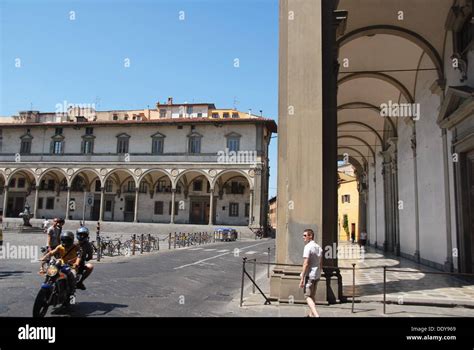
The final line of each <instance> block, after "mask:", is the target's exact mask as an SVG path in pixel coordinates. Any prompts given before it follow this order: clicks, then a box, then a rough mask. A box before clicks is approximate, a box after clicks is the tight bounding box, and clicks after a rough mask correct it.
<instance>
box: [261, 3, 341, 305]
mask: <svg viewBox="0 0 474 350" xmlns="http://www.w3.org/2000/svg"><path fill="white" fill-rule="evenodd" d="M334 5H335V4H334V1H331V0H322V1H299V0H282V1H280V36H279V40H280V42H279V50H280V51H279V58H280V59H279V113H278V115H279V120H278V121H279V122H278V126H279V135H278V198H277V201H278V204H277V207H278V214H277V220H278V228H277V232H278V234H277V240H276V246H277V247H276V261H277V263H283V264H285V263H286V264H298V265H299V264H302V260H303V259H302V253H303V247H304V242H303V237H302V233H303V230H304V229H306V228H311V229H313V231H314V232H315V241H316V242H317V243H318V244H319V245H321V246H322V247H323V249H324V247H325V246H328V245H329V246H330V247H331V248H332V249H334V245H337V114H336V113H337V103H336V102H337V99H336V98H337V68H338V67H337V66H338V65H337V60H336V57H335V56H336V55H335V54H336V51H335V47H336V45H335V28H334V24H335V22H336V20H335V18H334ZM290 13H293V14H294V18H292V17H291V16H289V14H290ZM323 203H324V205H323ZM323 211H324V213H323ZM324 265H325V266H330V267H336V266H337V258H336V255H335V254H334V255H332V256H331V258H329V259H325V261H324ZM329 271H331V272H329ZM300 272H301V267H300V266H297V267H282V266H277V267H276V268H275V269H274V271H273V276H272V279H271V292H270V294H271V298H275V299H277V300H279V301H281V302H286V301H288V300H290V299H292V298H291V296H292V297H293V298H294V300H295V301H304V300H305V299H304V296H303V293H302V289H301V288H299V279H300V277H299V274H300ZM324 272H325V274H324V276H323V277H322V278H321V282H320V288H318V293H317V296H316V298H317V299H318V301H329V302H335V301H336V300H337V299H339V298H340V297H341V296H342V280H341V279H340V274H339V275H338V277H337V276H336V275H337V274H338V271H337V269H325V270H324ZM333 282H335V283H333Z"/></svg>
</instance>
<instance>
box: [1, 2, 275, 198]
mask: <svg viewBox="0 0 474 350" xmlns="http://www.w3.org/2000/svg"><path fill="white" fill-rule="evenodd" d="M0 4H1V8H0V11H1V12H0V20H1V24H0V45H1V46H0V49H1V53H0V63H1V71H0V73H1V75H0V115H1V116H10V115H13V114H16V113H17V112H18V111H19V110H27V109H30V108H31V106H32V107H33V109H35V110H40V111H55V106H56V104H57V103H63V101H67V102H68V103H96V106H97V107H98V109H99V110H108V109H129V108H130V109H131V108H137V109H140V108H147V106H150V107H151V108H153V107H154V104H155V103H156V102H157V101H158V100H159V101H162V102H164V101H165V100H166V98H167V97H168V96H173V97H174V101H175V102H176V103H180V102H193V101H194V102H213V103H215V104H216V106H217V107H218V108H232V107H234V101H237V104H236V105H235V106H236V107H237V109H239V110H242V111H248V110H249V109H252V113H254V114H259V111H260V110H263V114H264V116H266V117H268V118H273V119H275V120H277V119H278V117H277V112H278V107H277V106H278V1H277V0H155V1H151V0H134V1H123V0H122V1H121V0H94V1H92V0H81V1H74V0H67V1H66V0H62V1H45V0H33V1H26V0H0ZM71 11H74V14H72V13H71ZM181 11H182V12H181ZM183 15H184V20H181V19H180V16H181V18H182V16H183ZM71 16H75V19H74V20H71V19H70V18H71ZM236 58H237V59H238V60H239V64H240V66H239V68H236V67H234V60H235V59H236ZM17 59H19V60H20V61H18V60H17ZM126 59H129V60H130V67H128V68H126V67H124V63H125V60H126ZM18 63H20V65H21V66H20V67H19V68H18V67H16V66H15V64H18ZM270 153H271V156H270V161H271V164H270V166H271V180H270V181H271V182H270V196H273V195H275V194H276V165H277V164H276V160H277V156H276V153H277V139H276V138H274V139H273V140H272V144H271V151H270Z"/></svg>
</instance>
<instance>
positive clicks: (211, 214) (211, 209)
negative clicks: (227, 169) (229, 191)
mask: <svg viewBox="0 0 474 350" xmlns="http://www.w3.org/2000/svg"><path fill="white" fill-rule="evenodd" d="M209 198H210V203H209V226H211V225H214V220H213V219H214V189H213V188H211V189H210V190H209Z"/></svg>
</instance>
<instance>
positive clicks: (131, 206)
mask: <svg viewBox="0 0 474 350" xmlns="http://www.w3.org/2000/svg"><path fill="white" fill-rule="evenodd" d="M134 219H135V198H132V197H130V198H126V199H125V210H124V212H123V221H125V222H133V220H134Z"/></svg>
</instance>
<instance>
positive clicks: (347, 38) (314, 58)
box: [272, 0, 474, 300]
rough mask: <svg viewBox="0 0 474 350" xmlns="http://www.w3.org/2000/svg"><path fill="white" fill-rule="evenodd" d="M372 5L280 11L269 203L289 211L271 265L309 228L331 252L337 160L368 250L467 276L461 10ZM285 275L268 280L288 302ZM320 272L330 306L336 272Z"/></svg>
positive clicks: (470, 115)
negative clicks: (344, 166) (345, 165)
mask: <svg viewBox="0 0 474 350" xmlns="http://www.w3.org/2000/svg"><path fill="white" fill-rule="evenodd" d="M376 3H377V4H378V3H379V2H375V1H371V0H341V1H329V0H322V1H321V2H310V1H295V0H283V1H281V2H280V5H281V6H280V94H279V97H280V101H279V103H280V119H279V127H280V133H279V142H280V144H279V152H280V155H279V162H280V163H279V183H278V208H287V207H288V202H289V201H292V205H293V207H294V208H295V210H286V212H283V213H281V212H279V215H278V233H279V234H278V237H277V261H278V262H280V263H300V262H301V258H300V255H301V251H302V247H303V242H302V240H301V237H300V233H301V232H302V229H303V228H305V227H306V226H308V227H312V228H313V229H314V230H315V232H316V236H317V237H316V238H317V240H318V241H319V242H320V243H322V245H323V246H324V247H326V246H330V245H332V244H333V243H337V232H336V229H337V222H336V219H335V218H336V217H337V216H336V215H334V214H335V213H337V201H335V200H334V199H335V198H336V196H337V191H335V190H334V188H335V187H337V186H335V184H334V183H335V182H336V181H337V175H336V171H337V170H336V164H337V160H338V159H339V160H341V159H343V158H349V159H350V163H351V164H352V165H353V166H354V167H355V169H356V176H357V180H358V183H359V186H358V188H359V194H360V196H359V197H360V212H361V213H362V214H361V219H360V220H359V221H360V224H359V228H357V232H358V233H359V232H361V231H366V232H367V233H368V239H369V243H370V245H372V246H375V247H378V248H381V249H384V250H385V251H388V252H393V253H394V254H396V255H401V256H404V257H406V258H409V259H412V260H414V261H417V262H420V263H422V264H425V265H429V266H432V267H434V268H437V269H440V270H446V271H464V272H474V214H473V213H474V172H473V169H474V138H473V135H474V43H473V32H474V28H473V26H474V24H473V23H474V21H473V20H472V18H473V15H472V1H470V0H455V1H453V0H439V1H430V0H397V1H395V0H387V1H383V6H377V5H376ZM321 4H322V5H321ZM288 13H292V14H293V16H292V17H289V16H288ZM314 33H321V35H319V34H318V35H315V34H314ZM303 48H304V50H303ZM321 91H322V94H321ZM288 106H291V107H292V110H293V111H295V112H294V115H289V113H288ZM294 140H298V142H294ZM318 140H319V142H318ZM320 140H322V142H321V141H320ZM308 149H309V150H311V151H307V150H308ZM283 161H284V164H282V162H283ZM304 164H308V166H304ZM332 164H334V165H332ZM293 169H297V171H295V170H293ZM309 178H311V179H312V181H311V182H309V181H308V179H309ZM302 208H303V209H302ZM309 208H311V209H309ZM325 265H326V266H337V259H336V258H326V259H325ZM291 274H292V271H290V269H286V270H285V269H281V270H278V271H276V272H275V276H276V279H277V280H278V281H279V282H278V283H279V284H278V283H275V284H274V286H275V287H274V289H273V291H272V293H273V294H274V295H275V296H276V297H278V296H279V298H280V299H285V297H284V295H285V294H287V293H296V294H293V295H298V293H299V292H298V291H296V290H291V287H289V284H286V282H285V279H289V278H290V277H289V276H291ZM325 277H326V278H328V280H327V286H328V288H327V290H326V292H327V295H326V296H325V297H327V299H328V300H329V299H334V298H336V299H337V295H338V292H340V281H339V284H338V285H337V284H334V287H330V285H331V284H332V281H329V279H332V278H333V277H334V279H338V278H339V277H338V276H337V272H334V270H331V271H329V270H326V271H325ZM338 286H339V291H338ZM339 295H340V293H339ZM321 298H323V297H322V296H321Z"/></svg>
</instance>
